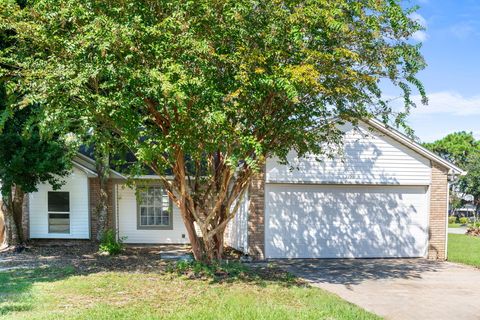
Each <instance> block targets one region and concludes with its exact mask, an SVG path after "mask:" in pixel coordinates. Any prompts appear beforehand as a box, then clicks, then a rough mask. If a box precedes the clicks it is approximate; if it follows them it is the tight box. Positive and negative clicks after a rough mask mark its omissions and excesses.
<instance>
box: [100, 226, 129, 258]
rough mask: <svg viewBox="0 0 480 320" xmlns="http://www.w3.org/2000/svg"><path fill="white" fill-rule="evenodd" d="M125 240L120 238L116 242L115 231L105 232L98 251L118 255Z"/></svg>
mask: <svg viewBox="0 0 480 320" xmlns="http://www.w3.org/2000/svg"><path fill="white" fill-rule="evenodd" d="M125 239H126V238H125V237H122V238H120V239H118V240H117V237H116V234H115V230H111V229H108V230H105V233H104V234H103V237H102V240H101V242H100V246H99V248H100V251H101V252H106V253H108V254H110V255H116V254H119V253H120V252H122V250H123V241H124V240H125Z"/></svg>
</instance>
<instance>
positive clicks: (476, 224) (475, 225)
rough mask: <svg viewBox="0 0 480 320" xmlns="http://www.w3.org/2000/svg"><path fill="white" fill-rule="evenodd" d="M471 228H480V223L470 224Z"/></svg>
mask: <svg viewBox="0 0 480 320" xmlns="http://www.w3.org/2000/svg"><path fill="white" fill-rule="evenodd" d="M469 227H472V228H480V221H477V222H472V223H470V225H469Z"/></svg>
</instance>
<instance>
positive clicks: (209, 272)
mask: <svg viewBox="0 0 480 320" xmlns="http://www.w3.org/2000/svg"><path fill="white" fill-rule="evenodd" d="M166 271H167V272H169V273H172V274H176V275H179V276H182V277H183V278H185V279H189V280H204V281H208V282H209V283H211V284H223V283H228V284H234V283H243V284H251V285H256V286H260V287H266V286H268V285H269V284H276V285H280V286H283V287H292V286H297V287H305V286H308V284H307V282H306V281H304V280H302V279H300V278H298V277H296V276H294V275H293V274H292V273H290V272H289V271H287V270H285V269H282V268H279V267H277V266H275V265H273V264H270V263H261V264H257V263H252V264H250V263H241V262H239V261H232V260H225V261H221V262H216V263H213V264H211V265H206V264H204V263H201V262H197V261H178V262H171V263H170V264H169V265H168V266H167V269H166Z"/></svg>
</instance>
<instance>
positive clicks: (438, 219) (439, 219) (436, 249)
mask: <svg viewBox="0 0 480 320" xmlns="http://www.w3.org/2000/svg"><path fill="white" fill-rule="evenodd" d="M447 197H448V170H447V169H446V168H443V167H441V166H438V165H437V164H435V163H432V184H431V186H430V215H429V230H428V258H429V259H435V260H445V259H446V252H445V249H446V248H445V247H446V243H447V242H446V241H447V228H446V224H447V215H448V214H447V210H448V208H447V203H448V199H447Z"/></svg>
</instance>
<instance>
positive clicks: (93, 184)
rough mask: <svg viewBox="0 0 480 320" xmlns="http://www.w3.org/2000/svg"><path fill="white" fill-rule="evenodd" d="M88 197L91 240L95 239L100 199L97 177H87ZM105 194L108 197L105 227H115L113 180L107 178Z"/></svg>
mask: <svg viewBox="0 0 480 320" xmlns="http://www.w3.org/2000/svg"><path fill="white" fill-rule="evenodd" d="M88 185H89V198H90V201H89V202H90V230H91V240H92V241H97V230H98V214H97V206H98V203H99V201H100V183H99V181H98V178H89V179H88ZM107 194H108V198H109V204H108V210H107V224H106V227H107V229H115V221H114V217H115V215H114V201H115V199H114V181H113V180H112V179H110V180H109V182H108V184H107Z"/></svg>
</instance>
